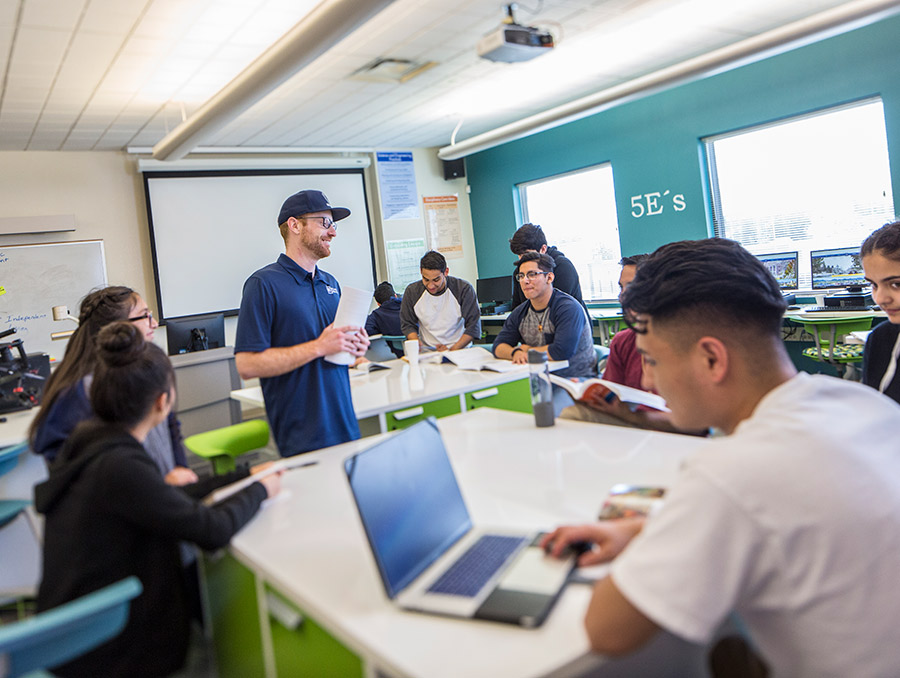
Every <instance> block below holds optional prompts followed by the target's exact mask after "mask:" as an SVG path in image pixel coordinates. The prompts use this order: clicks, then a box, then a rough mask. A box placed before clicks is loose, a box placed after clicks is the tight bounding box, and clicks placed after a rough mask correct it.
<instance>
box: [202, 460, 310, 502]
mask: <svg viewBox="0 0 900 678" xmlns="http://www.w3.org/2000/svg"><path fill="white" fill-rule="evenodd" d="M318 463H319V462H317V461H307V460H305V459H304V458H303V455H302V454H301V455H297V456H296V457H286V458H284V459H279V460H278V461H276V462H275V463H274V464H272V465H271V466H270V467H269V468H267V469H266V470H265V471H260V472H259V473H251V474H250V475H249V476H247V477H246V478H241V479H240V480H236V481H235V482H233V483H229V484H228V485H225V486H224V487H220V488H219V489H218V490H215V491H214V492H210V493H209V494H208V495H206V497H205V498H204V499H203V503H204V504H205V505H206V506H212V505H213V504H218V503H219V502H220V501H223V500H225V499H228V497H230V496H231V495H233V494H235V493H237V492H240V491H241V490H243V489H244V488H245V487H249V486H250V485H252V484H253V483H255V482H256V481H257V480H262V479H263V478H265V477H266V476H268V475H272V474H273V473H278V472H279V471H290V470H291V469H295V468H303V467H304V466H315V465H316V464H318Z"/></svg>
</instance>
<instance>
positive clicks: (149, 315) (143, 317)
mask: <svg viewBox="0 0 900 678" xmlns="http://www.w3.org/2000/svg"><path fill="white" fill-rule="evenodd" d="M147 319H150V320H153V311H147V312H146V313H141V315H136V316H134V317H133V318H129V319H128V320H129V322H137V321H138V320H147Z"/></svg>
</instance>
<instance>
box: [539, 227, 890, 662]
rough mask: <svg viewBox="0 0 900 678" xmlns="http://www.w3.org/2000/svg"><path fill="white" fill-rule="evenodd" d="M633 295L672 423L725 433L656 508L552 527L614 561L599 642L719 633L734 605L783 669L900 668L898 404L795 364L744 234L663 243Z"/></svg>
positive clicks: (648, 371)
mask: <svg viewBox="0 0 900 678" xmlns="http://www.w3.org/2000/svg"><path fill="white" fill-rule="evenodd" d="M624 305H625V306H626V307H627V308H629V309H630V310H631V313H632V315H631V318H630V322H631V324H632V326H633V327H634V329H635V330H636V332H637V333H638V334H637V339H636V342H637V348H638V350H639V351H640V353H641V355H642V356H643V358H644V364H645V367H644V370H645V372H644V374H645V379H646V380H647V382H648V386H653V387H654V388H655V389H656V390H657V391H658V392H659V393H660V395H662V396H663V397H664V398H665V399H666V401H667V402H668V404H669V407H670V408H671V409H672V423H673V424H674V425H676V426H678V427H680V428H685V429H698V428H705V427H714V428H716V429H718V430H720V431H721V432H722V433H724V434H726V435H725V436H723V437H721V438H717V439H713V440H711V441H709V443H708V444H707V445H706V446H704V448H703V449H702V450H700V451H699V453H697V454H695V455H693V456H692V457H690V458H689V459H688V460H687V461H686V463H685V464H684V467H683V468H682V470H681V472H680V474H679V477H678V479H677V480H676V482H675V483H674V484H673V485H672V486H671V487H670V489H669V492H668V493H667V498H666V502H665V504H664V505H663V507H662V508H661V510H660V511H659V512H658V513H655V514H654V515H653V516H652V517H651V518H648V519H647V520H646V521H645V522H644V521H642V520H635V519H631V520H619V521H606V522H602V523H595V524H592V525H585V526H580V527H563V528H559V529H557V530H556V531H554V532H553V533H551V534H550V535H548V537H547V539H546V544H545V546H546V547H548V548H550V550H551V551H552V552H554V553H557V554H558V553H559V552H560V551H561V550H562V548H563V547H564V546H565V545H567V544H569V543H572V542H574V541H589V542H593V545H594V548H593V550H592V551H589V552H587V553H585V554H584V555H582V556H581V560H580V562H581V564H588V563H595V562H602V561H605V560H610V559H613V558H615V561H614V562H613V565H612V570H611V574H610V576H609V577H607V578H605V579H603V580H601V581H599V582H598V583H597V584H596V587H595V589H594V595H593V598H592V600H591V604H590V606H589V608H588V612H587V616H586V618H585V626H586V628H587V632H588V636H589V638H590V641H591V645H592V647H593V649H594V650H595V651H597V652H601V653H605V654H625V653H628V652H630V651H632V650H634V649H636V648H637V647H639V646H640V645H642V644H643V643H644V642H646V641H647V640H649V639H650V638H651V637H652V636H653V635H654V634H655V633H656V632H657V631H658V630H659V629H660V628H662V629H666V630H668V631H670V632H671V633H673V634H675V635H678V636H680V637H682V638H684V639H686V640H689V641H691V642H695V643H705V642H708V641H709V640H710V639H711V638H712V636H713V634H714V632H715V631H716V630H717V629H718V627H719V626H720V624H721V623H722V622H723V620H724V619H725V618H726V617H727V616H728V615H729V614H731V613H736V614H737V615H738V616H739V617H740V618H741V619H742V621H743V623H744V625H745V626H746V628H747V629H748V631H749V634H750V641H751V643H752V645H753V646H754V647H755V648H756V650H757V652H758V654H759V655H760V656H761V658H762V659H763V661H764V663H765V664H766V665H767V666H768V668H769V675H770V676H773V677H777V676H791V677H792V678H798V677H799V678H802V677H803V676H810V677H812V676H815V677H816V678H822V677H824V676H834V677H845V676H867V677H872V676H896V675H897V673H898V668H897V667H898V666H900V645H898V643H897V629H898V628H900V603H898V601H897V594H896V588H897V573H898V572H900V454H898V452H900V449H898V443H897V432H898V431H900V405H898V404H897V403H895V402H894V401H892V400H891V399H890V398H887V397H886V396H884V395H882V394H879V393H878V392H876V391H875V390H874V389H870V388H867V387H865V386H862V385H861V384H856V383H851V382H848V381H843V380H840V379H835V378H832V377H827V376H821V375H814V376H813V375H809V374H805V373H799V374H798V373H797V370H796V369H795V367H794V365H793V364H792V363H791V360H790V358H789V357H788V354H787V351H786V350H785V347H784V344H783V342H782V339H781V320H782V313H783V311H784V301H783V299H782V296H781V293H780V291H779V289H778V285H777V283H776V282H775V280H774V279H773V278H772V276H771V275H770V274H769V273H768V272H767V271H766V269H765V268H764V267H763V266H762V264H760V263H759V261H758V260H757V259H756V258H755V257H754V256H752V255H751V254H749V253H748V252H747V251H746V250H744V249H743V248H742V247H740V246H739V245H738V244H737V243H735V242H732V241H729V240H722V239H710V240H701V241H693V242H679V243H672V244H670V245H665V246H664V247H661V248H660V249H658V250H657V251H656V252H655V253H654V254H653V255H651V257H650V258H649V259H648V260H647V261H645V262H644V263H643V264H642V265H641V267H640V268H639V269H638V273H637V277H636V278H635V280H634V282H632V283H631V285H630V286H629V288H628V290H627V291H626V293H625V299H624ZM660 444H661V443H660Z"/></svg>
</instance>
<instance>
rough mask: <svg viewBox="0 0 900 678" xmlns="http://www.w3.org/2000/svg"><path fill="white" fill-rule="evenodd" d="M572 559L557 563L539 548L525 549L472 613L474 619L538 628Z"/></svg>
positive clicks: (567, 571) (558, 590)
mask: <svg viewBox="0 0 900 678" xmlns="http://www.w3.org/2000/svg"><path fill="white" fill-rule="evenodd" d="M572 565H573V559H571V558H570V559H568V560H558V559H556V558H551V557H549V556H547V555H546V554H545V553H544V551H543V549H540V548H537V547H529V548H526V549H525V550H524V551H523V552H522V553H521V555H520V556H519V558H518V559H517V560H516V562H515V563H514V564H513V565H512V567H510V568H509V570H508V571H507V572H505V573H504V575H503V577H502V578H501V580H500V582H499V583H498V584H497V588H495V589H494V591H493V592H492V593H491V595H489V596H488V597H487V598H486V599H485V601H484V602H483V603H482V604H481V606H480V607H479V608H478V610H476V612H475V615H474V617H475V618H476V619H488V620H491V621H501V622H511V623H513V624H519V625H521V626H526V627H535V626H540V625H541V624H542V623H543V622H544V620H545V619H546V618H547V615H548V614H549V613H550V609H551V608H552V607H553V603H555V602H556V598H557V596H558V595H559V593H561V592H562V589H563V585H564V583H565V580H566V577H567V576H568V575H569V573H570V572H571V571H572Z"/></svg>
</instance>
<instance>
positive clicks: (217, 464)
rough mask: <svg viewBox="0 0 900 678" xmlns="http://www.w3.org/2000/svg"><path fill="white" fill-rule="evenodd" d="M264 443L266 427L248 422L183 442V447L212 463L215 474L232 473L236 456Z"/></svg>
mask: <svg viewBox="0 0 900 678" xmlns="http://www.w3.org/2000/svg"><path fill="white" fill-rule="evenodd" d="M268 443H269V424H268V422H266V421H265V420H264V419H250V420H249V421H242V422H241V423H240V424H232V425H231V426H224V427H222V428H217V429H213V430H212V431H206V432H204V433H196V434H194V435H192V436H188V437H187V438H185V439H184V446H185V447H187V448H188V449H189V450H190V451H191V452H193V453H194V454H196V455H197V456H199V457H204V458H205V459H209V460H211V461H212V462H213V468H214V469H215V472H216V475H221V474H223V473H227V472H228V471H233V470H234V468H235V463H234V460H235V458H236V457H239V456H240V455H242V454H244V453H246V452H252V451H253V450H258V449H259V448H261V447H265V446H266V445H267V444H268Z"/></svg>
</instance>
